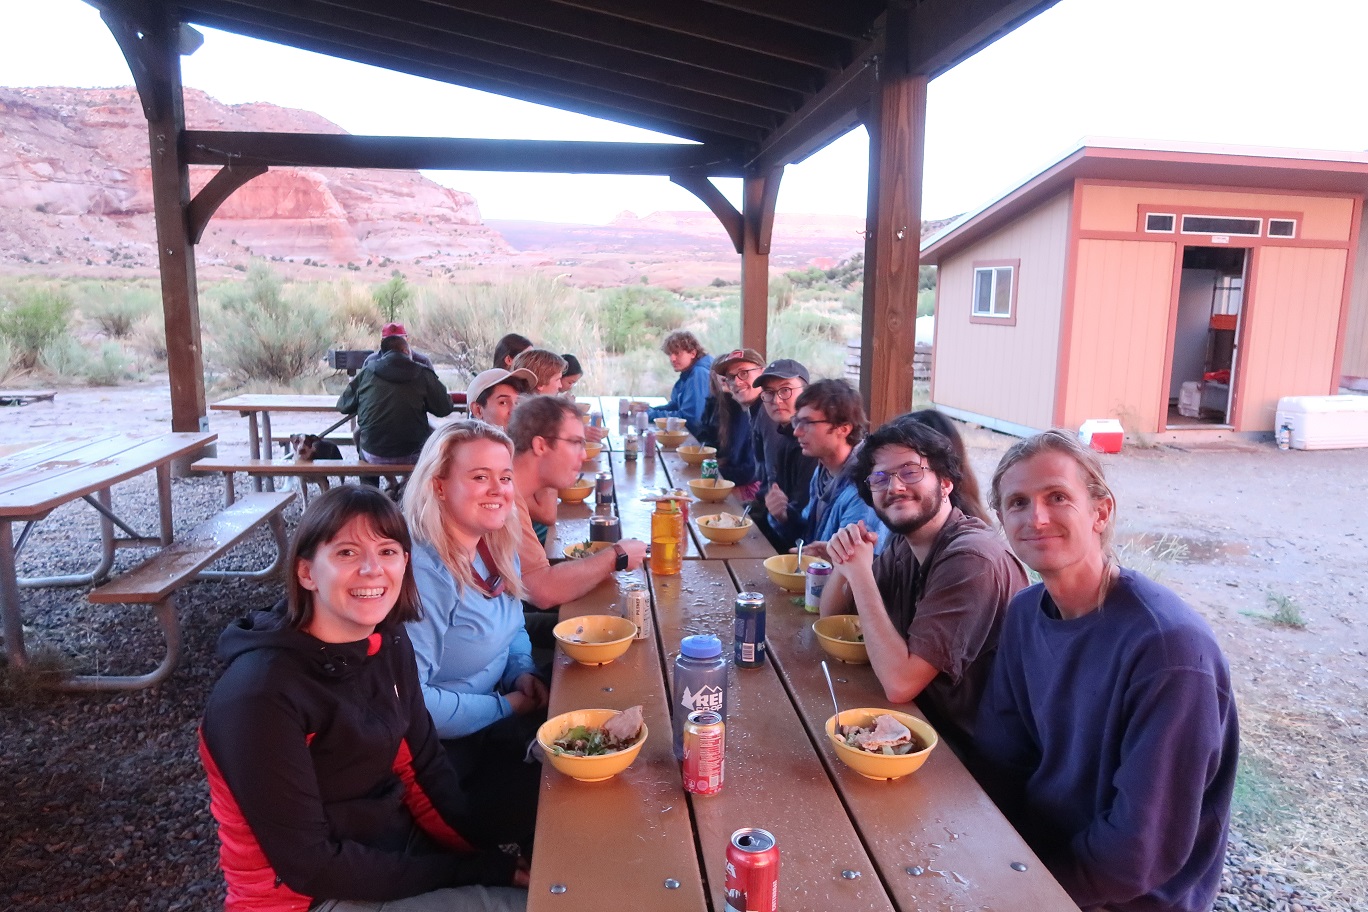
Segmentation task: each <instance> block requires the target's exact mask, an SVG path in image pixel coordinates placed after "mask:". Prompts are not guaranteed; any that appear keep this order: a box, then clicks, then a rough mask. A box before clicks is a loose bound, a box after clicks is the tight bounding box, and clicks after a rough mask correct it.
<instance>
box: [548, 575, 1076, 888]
mask: <svg viewBox="0 0 1368 912" xmlns="http://www.w3.org/2000/svg"><path fill="white" fill-rule="evenodd" d="M632 578H636V579H643V578H644V579H646V581H647V582H648V584H649V586H650V590H651V595H652V605H653V621H652V623H653V629H652V630H651V635H650V637H648V638H647V639H646V640H643V641H638V642H636V643H634V644H633V646H632V648H631V649H629V650H628V652H627V653H626V655H624V656H623V657H622V658H620V659H618V660H617V661H615V662H613V663H611V664H609V665H606V666H601V667H588V666H582V665H577V664H575V663H574V662H572V661H571V660H570V659H569V658H568V657H566V656H565V655H564V654H562V653H560V652H559V651H558V652H557V655H556V659H555V662H554V668H553V679H552V688H551V702H550V708H549V711H550V713H551V715H553V716H554V715H556V714H558V713H562V712H568V711H571V710H575V709H587V708H599V707H602V708H609V709H625V708H627V707H629V706H632V705H635V704H638V703H639V704H641V705H642V706H643V713H644V719H645V722H646V725H647V727H648V729H649V732H650V734H649V736H648V739H647V742H646V744H645V745H644V747H643V749H642V753H641V755H640V756H639V757H638V758H637V760H636V762H635V763H634V764H633V765H632V766H631V767H630V768H629V769H628V770H626V771H625V772H624V773H622V774H620V775H618V776H616V777H614V778H613V779H610V780H608V781H606V782H599V783H584V782H577V781H575V780H573V779H570V778H569V777H566V776H564V775H562V774H561V773H559V772H557V771H556V770H554V769H553V768H551V766H550V765H549V764H546V765H545V767H544V772H543V778H542V791H541V804H540V808H539V811H538V817H537V844H536V847H535V851H534V854H533V864H532V874H531V887H530V893H529V903H528V908H529V910H532V912H572V910H581V909H584V910H588V909H595V910H597V909H604V908H650V909H691V910H697V909H711V910H713V912H722V910H723V908H724V900H723V895H722V893H723V884H724V881H725V871H724V864H725V851H726V845H727V841H728V839H729V837H730V835H731V833H732V832H733V831H735V830H737V829H739V828H741V827H743V826H758V827H762V828H764V829H766V830H769V831H770V832H771V833H773V834H774V835H775V837H776V838H777V840H778V844H779V849H780V855H781V860H780V875H779V890H780V894H779V907H780V908H781V909H784V910H800V909H811V910H827V909H834V908H840V909H870V910H904V912H910V910H914V909H947V910H948V909H975V908H991V909H995V910H1023V912H1025V910H1030V912H1041V910H1056V909H1065V910H1073V909H1076V908H1077V907H1076V906H1075V905H1074V904H1073V903H1072V902H1071V901H1070V900H1069V898H1068V896H1067V894H1065V893H1064V891H1063V889H1062V888H1061V887H1060V886H1059V885H1058V883H1056V882H1055V880H1054V879H1053V877H1051V875H1050V874H1049V872H1048V871H1047V870H1046V869H1045V867H1044V865H1042V864H1041V862H1040V861H1039V859H1037V858H1036V857H1035V855H1034V854H1033V853H1032V852H1031V850H1030V849H1029V848H1028V847H1027V846H1026V844H1025V843H1024V842H1023V841H1022V839H1021V838H1020V836H1018V835H1017V833H1016V831H1015V830H1014V829H1013V828H1012V827H1011V825H1010V824H1009V823H1008V822H1007V821H1006V819H1005V818H1004V817H1003V816H1002V815H1001V814H1000V813H999V812H998V810H997V808H996V807H995V806H994V805H993V803H992V802H991V801H990V800H989V799H988V798H987V796H986V795H985V794H984V793H983V791H982V789H980V787H979V786H978V784H977V783H976V782H975V781H974V779H973V778H972V777H971V776H970V775H969V774H968V772H967V771H966V770H965V768H964V766H963V765H962V764H961V763H960V761H959V759H958V758H957V757H956V756H955V755H954V753H953V752H951V751H950V750H949V748H947V747H946V746H945V745H940V746H938V747H937V748H936V749H935V750H934V751H933V752H932V754H931V756H930V758H929V759H928V760H927V763H926V765H925V766H923V767H922V769H921V770H919V771H918V772H916V773H914V774H913V775H912V776H910V777H908V778H905V779H901V780H896V781H893V782H881V781H872V780H868V779H864V778H862V777H860V776H858V775H856V774H855V773H854V772H853V771H851V770H849V769H847V768H846V767H845V766H844V765H843V764H841V762H840V761H839V760H838V759H837V758H836V756H835V754H834V748H833V747H832V746H831V745H830V744H829V743H828V741H827V739H826V736H825V734H824V731H823V727H824V725H825V722H826V720H827V718H828V717H829V716H830V715H831V714H832V710H831V707H830V698H829V697H827V696H826V687H825V684H824V683H820V684H819V683H818V682H821V681H822V675H821V667H820V664H819V662H820V659H821V658H822V653H821V652H820V648H819V647H818V646H817V645H816V644H815V642H814V641H813V640H814V638H813V634H812V632H811V629H810V628H811V621H812V619H813V616H812V615H809V614H807V613H805V612H804V611H803V610H802V608H801V607H800V606H798V605H796V604H794V598H793V596H792V594H790V593H787V592H783V591H782V590H779V589H778V588H777V587H775V586H773V585H772V584H771V583H769V581H768V579H767V578H765V576H764V572H763V569H762V568H761V566H760V562H759V561H758V560H754V559H750V560H738V561H721V560H716V559H698V560H690V561H685V562H684V566H683V570H682V572H681V573H680V574H679V575H676V576H665V577H652V576H650V575H649V574H645V573H641V572H638V573H636V574H619V575H618V578H616V579H611V580H609V581H607V582H605V583H603V584H602V585H600V586H599V587H598V588H597V589H595V590H594V591H593V592H591V593H589V594H588V595H587V596H585V597H584V598H582V599H577V600H575V601H573V602H570V603H567V604H566V605H564V606H563V607H562V608H561V618H562V619H568V618H571V617H578V616H580V615H584V614H601V613H609V614H614V613H620V611H621V607H622V595H621V587H622V586H623V585H624V584H625V583H626V582H627V581H629V580H630V579H632ZM738 585H740V586H743V587H744V588H745V589H747V590H751V591H760V592H763V593H764V594H765V600H766V613H767V623H768V635H767V642H768V645H769V649H770V653H771V656H772V660H771V661H770V662H767V663H766V664H765V665H764V666H762V667H760V668H754V669H749V668H735V667H733V668H732V669H731V670H730V673H729V678H730V696H729V702H730V707H729V710H728V717H727V748H726V750H727V761H726V763H727V765H726V781H725V784H724V786H723V790H722V792H721V793H720V794H717V795H713V796H707V797H702V796H692V795H689V794H687V793H686V792H685V791H684V789H683V786H682V783H681V781H680V769H679V765H678V764H677V763H676V762H675V760H674V757H673V754H672V752H671V749H670V731H671V729H670V721H669V705H668V704H669V698H668V694H669V680H670V675H671V673H672V670H673V662H674V659H675V657H676V655H677V652H678V645H679V640H680V638H681V637H682V636H684V635H686V634H690V633H700V632H713V633H716V634H718V635H719V636H721V638H722V640H723V644H724V651H725V652H726V653H727V654H730V645H731V636H730V634H729V630H730V628H731V620H732V600H733V597H734V596H735V593H736V592H737V591H738V588H737V587H738ZM834 671H835V674H834V677H835V679H836V681H837V684H836V686H837V688H838V694H839V696H840V697H841V699H842V705H843V706H845V707H847V708H853V707H857V706H878V707H887V706H889V703H888V702H887V701H886V700H885V699H884V697H883V692H882V689H881V688H880V687H879V685H878V682H877V680H876V679H875V677H874V674H873V671H872V670H871V669H870V668H869V667H868V666H859V665H841V664H836V665H835V669H834ZM897 708H898V709H900V710H903V711H911V712H914V713H915V712H916V710H915V708H912V707H908V706H899V707H897Z"/></svg>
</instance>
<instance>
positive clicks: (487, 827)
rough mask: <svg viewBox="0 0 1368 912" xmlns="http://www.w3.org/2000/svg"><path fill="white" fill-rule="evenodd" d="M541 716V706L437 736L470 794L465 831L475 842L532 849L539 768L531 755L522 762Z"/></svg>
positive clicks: (526, 852)
mask: <svg viewBox="0 0 1368 912" xmlns="http://www.w3.org/2000/svg"><path fill="white" fill-rule="evenodd" d="M545 721H546V710H544V709H543V710H539V711H537V712H533V713H528V714H527V715H525V716H516V715H515V716H509V717H508V718H506V719H500V720H499V721H498V722H495V723H494V724H493V725H491V726H489V727H488V728H483V729H481V730H480V731H477V732H475V733H473V734H470V735H466V736H465V737H464V738H453V739H452V740H450V741H443V742H442V746H443V747H445V748H446V752H447V757H448V758H449V759H450V760H451V765H452V766H453V767H455V768H456V775H457V776H459V777H460V780H461V786H462V788H463V789H464V791H465V793H466V796H467V797H468V798H469V799H470V810H471V824H470V827H469V829H470V832H469V834H468V835H469V836H470V838H471V840H472V841H473V842H475V843H476V844H478V845H487V846H505V845H510V844H514V843H516V844H517V846H518V848H519V849H520V850H521V853H522V854H523V855H525V856H528V857H530V856H531V855H532V834H533V831H534V829H535V828H536V823H537V793H538V792H539V791H540V789H541V771H542V768H541V764H540V763H537V762H536V761H533V762H531V763H526V762H524V757H526V755H527V747H528V745H529V744H530V743H531V742H532V741H534V740H535V739H536V737H537V728H538V726H540V725H541V724H542V723H543V722H545Z"/></svg>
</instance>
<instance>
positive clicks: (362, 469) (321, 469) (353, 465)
mask: <svg viewBox="0 0 1368 912" xmlns="http://www.w3.org/2000/svg"><path fill="white" fill-rule="evenodd" d="M190 469H191V471H194V472H205V473H208V472H220V473H222V474H223V483H224V499H225V502H226V503H228V504H232V503H233V502H234V500H236V495H235V493H234V491H233V475H234V474H235V473H237V472H242V473H244V474H246V475H250V476H253V477H259V476H260V477H267V478H284V477H288V476H292V475H293V476H295V477H297V478H299V479H300V481H301V482H303V481H304V480H305V479H308V478H327V477H328V476H330V475H331V476H336V477H339V478H341V477H345V476H349V475H354V476H364V475H385V476H398V475H411V474H413V466H411V465H377V464H375V463H373V462H365V461H363V460H361V459H359V458H357V457H355V456H353V457H350V458H347V459H319V460H315V461H314V462H295V461H294V460H292V459H250V458H249V459H228V458H223V457H214V458H210V459H199V460H196V461H195V462H194V463H193V464H192V465H191V466H190ZM301 486H302V485H301Z"/></svg>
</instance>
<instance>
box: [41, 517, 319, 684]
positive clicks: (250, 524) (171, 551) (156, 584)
mask: <svg viewBox="0 0 1368 912" xmlns="http://www.w3.org/2000/svg"><path fill="white" fill-rule="evenodd" d="M292 500H294V494H293V493H290V492H284V493H275V492H268V493H257V494H249V495H247V496H246V497H244V498H243V499H241V500H239V501H237V502H236V503H234V504H232V505H231V506H229V507H227V508H225V509H224V510H223V511H222V512H220V513H218V514H217V515H215V516H213V517H211V518H210V519H208V520H206V521H205V522H203V523H201V524H200V525H198V526H196V527H195V529H194V530H193V531H191V532H190V533H189V534H187V535H185V536H184V537H182V538H181V539H179V540H177V541H174V542H172V543H171V544H169V545H167V546H166V547H164V548H162V549H161V550H160V551H158V552H157V553H156V554H154V555H152V557H150V558H148V559H147V560H145V561H143V562H142V563H141V564H139V565H138V566H136V567H134V568H133V569H131V570H129V571H127V572H126V573H121V574H120V575H119V576H117V577H115V578H114V579H113V580H111V581H110V582H108V583H106V584H104V585H103V586H101V587H100V588H98V589H96V590H95V591H93V592H91V593H90V596H89V598H90V601H91V602H93V603H95V604H125V605H151V606H152V610H153V613H154V614H155V615H156V618H157V623H158V624H159V625H160V626H161V628H162V634H163V636H164V637H165V639H166V655H165V657H164V658H163V659H162V661H161V664H159V665H158V666H157V667H156V668H155V669H153V670H152V671H150V672H148V673H147V674H142V675H79V676H76V677H72V678H68V679H67V680H66V681H65V682H63V687H64V689H66V690H87V691H112V690H136V689H138V688H142V687H150V686H151V685H153V684H158V683H160V682H161V681H164V680H165V679H166V678H167V677H168V676H169V675H170V674H171V672H172V671H174V670H175V668H176V664H177V663H178V662H179V661H180V649H181V636H180V622H179V620H178V618H177V615H176V602H175V594H176V592H177V591H178V590H180V589H181V588H183V587H184V586H186V585H187V584H188V583H191V582H193V581H194V580H197V579H228V578H233V577H246V578H250V579H264V578H267V577H270V576H273V575H274V574H275V573H277V572H278V571H279V570H280V567H281V564H282V563H283V562H284V560H285V554H286V551H287V542H286V538H285V523H284V520H283V519H282V517H281V511H282V510H284V509H285V506H286V505H287V504H288V503H289V502H290V501H292ZM263 522H266V523H269V524H270V526H271V531H272V533H273V535H274V537H275V543H276V556H275V560H274V561H272V562H271V563H270V564H269V565H268V566H266V567H263V568H261V569H257V570H209V569H207V568H208V567H209V565H210V564H213V563H214V562H215V561H217V560H218V559H219V558H220V557H222V556H224V555H225V554H227V553H228V552H229V551H230V550H232V549H233V548H234V547H235V546H236V545H237V544H238V543H239V542H241V541H242V540H243V539H244V538H246V537H247V536H248V535H249V534H251V532H252V531H253V530H254V529H256V527H257V526H259V525H260V524H262V523H263Z"/></svg>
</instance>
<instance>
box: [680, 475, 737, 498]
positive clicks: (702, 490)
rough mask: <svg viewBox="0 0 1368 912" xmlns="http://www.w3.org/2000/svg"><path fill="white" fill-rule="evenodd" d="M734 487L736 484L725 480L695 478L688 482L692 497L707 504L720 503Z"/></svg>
mask: <svg viewBox="0 0 1368 912" xmlns="http://www.w3.org/2000/svg"><path fill="white" fill-rule="evenodd" d="M735 487H736V482H734V481H727V479H725V478H695V479H693V480H691V481H690V482H689V490H690V491H693V496H694V497H697V498H698V499H699V500H703V501H707V502H708V503H721V502H722V501H724V500H726V499H727V496H728V495H730V494H731V492H732V489H733V488H735Z"/></svg>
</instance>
